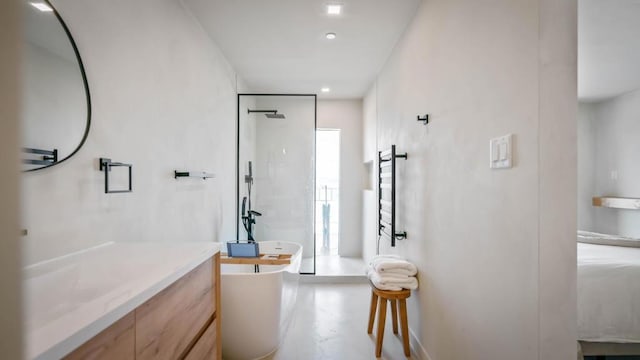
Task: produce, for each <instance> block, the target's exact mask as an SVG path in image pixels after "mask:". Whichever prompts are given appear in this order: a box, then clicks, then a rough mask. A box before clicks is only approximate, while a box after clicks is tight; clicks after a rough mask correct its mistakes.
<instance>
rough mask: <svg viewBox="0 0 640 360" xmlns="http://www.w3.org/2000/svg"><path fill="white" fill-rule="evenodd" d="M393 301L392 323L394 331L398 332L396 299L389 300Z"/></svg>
mask: <svg viewBox="0 0 640 360" xmlns="http://www.w3.org/2000/svg"><path fill="white" fill-rule="evenodd" d="M389 302H390V303H391V324H393V333H394V334H397V333H398V307H397V305H396V300H393V299H392V300H389Z"/></svg>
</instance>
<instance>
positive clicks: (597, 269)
mask: <svg viewBox="0 0 640 360" xmlns="http://www.w3.org/2000/svg"><path fill="white" fill-rule="evenodd" d="M578 339H579V340H584V341H594V342H621V343H627V342H635V343H640V248H630V247H621V246H607V245H594V244H583V243H578Z"/></svg>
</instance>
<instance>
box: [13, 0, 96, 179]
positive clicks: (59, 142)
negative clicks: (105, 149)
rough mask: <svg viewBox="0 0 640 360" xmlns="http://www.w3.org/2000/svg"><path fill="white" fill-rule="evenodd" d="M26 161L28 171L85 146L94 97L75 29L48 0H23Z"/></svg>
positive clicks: (53, 162)
mask: <svg viewBox="0 0 640 360" xmlns="http://www.w3.org/2000/svg"><path fill="white" fill-rule="evenodd" d="M23 7H24V9H23V16H24V22H23V23H24V30H23V37H24V41H23V61H22V72H23V74H22V79H23V80H22V91H23V94H22V146H23V155H22V158H23V159H22V163H23V170H24V171H33V170H38V169H43V168H47V167H50V166H53V165H56V164H59V163H61V162H63V161H65V160H67V159H69V158H70V157H71V156H73V155H74V154H75V153H76V152H77V151H78V150H79V149H80V147H82V144H84V142H85V140H86V138H87V135H88V134H89V126H90V123H91V99H90V96H89V87H88V85H87V77H86V75H85V72H84V67H83V65H82V60H81V59H80V54H79V53H78V49H77V47H76V44H75V42H74V41H73V38H72V37H71V34H70V33H69V29H68V28H67V26H66V25H65V23H64V21H63V20H62V18H61V17H60V15H59V14H58V13H57V12H56V10H55V9H54V8H53V6H52V5H51V3H49V1H47V0H25V1H23Z"/></svg>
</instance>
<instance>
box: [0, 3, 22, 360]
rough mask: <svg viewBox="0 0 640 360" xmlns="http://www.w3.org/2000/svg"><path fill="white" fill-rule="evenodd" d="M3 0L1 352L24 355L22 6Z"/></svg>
mask: <svg viewBox="0 0 640 360" xmlns="http://www.w3.org/2000/svg"><path fill="white" fill-rule="evenodd" d="M21 5H22V2H18V1H16V0H9V1H2V2H0V49H2V50H1V51H2V56H0V94H2V96H0V167H1V168H2V171H1V172H0V199H2V206H1V207H0V308H1V309H2V311H1V312H0V354H2V357H3V358H6V359H21V358H22V340H23V338H22V321H21V303H20V298H21V296H20V294H21V291H20V277H21V273H20V267H21V265H20V241H19V240H20V239H19V229H20V224H19V217H18V215H19V213H20V211H19V198H18V196H19V194H20V191H19V188H20V185H19V179H20V175H19V165H20V163H19V160H18V159H19V153H18V151H19V149H20V144H19V139H20V133H19V113H20V101H21V99H20V95H19V94H20V90H19V74H20V65H19V64H20V43H19V39H20V36H19V34H20V29H21V23H20V19H21V17H20V8H19V6H21Z"/></svg>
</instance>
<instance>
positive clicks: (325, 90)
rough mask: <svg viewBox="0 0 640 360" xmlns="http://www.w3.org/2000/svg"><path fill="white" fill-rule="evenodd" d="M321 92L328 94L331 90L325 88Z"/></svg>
mask: <svg viewBox="0 0 640 360" xmlns="http://www.w3.org/2000/svg"><path fill="white" fill-rule="evenodd" d="M320 91H322V92H323V93H328V92H329V91H331V89H329V88H328V87H323V88H322V89H320Z"/></svg>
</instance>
